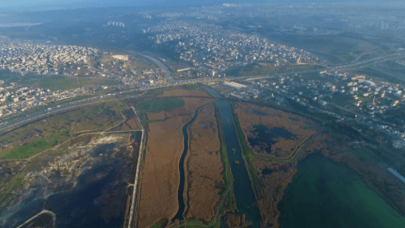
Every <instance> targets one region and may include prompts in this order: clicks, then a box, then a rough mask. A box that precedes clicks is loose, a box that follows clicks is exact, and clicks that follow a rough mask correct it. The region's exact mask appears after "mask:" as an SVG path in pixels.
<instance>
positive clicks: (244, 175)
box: [204, 87, 261, 227]
mask: <svg viewBox="0 0 405 228" xmlns="http://www.w3.org/2000/svg"><path fill="white" fill-rule="evenodd" d="M204 88H205V89H206V90H207V91H208V92H209V93H210V94H211V95H212V96H213V97H215V98H222V96H221V95H220V94H219V93H218V92H217V91H215V90H214V89H212V88H209V87H204ZM216 102H217V104H218V109H219V114H220V117H221V127H222V129H223V133H224V140H225V144H226V150H227V154H228V159H229V163H230V166H231V171H232V175H233V178H234V189H233V190H234V193H235V197H236V202H237V205H238V210H239V213H240V214H245V215H246V219H247V220H248V221H249V222H251V224H252V225H251V227H259V226H260V222H261V215H260V212H259V209H258V208H257V205H256V198H255V194H254V192H253V189H252V185H251V182H250V179H249V175H248V172H247V170H246V166H245V162H244V161H243V158H242V151H241V148H240V145H239V141H238V136H237V134H236V129H235V125H234V122H233V117H232V112H231V109H230V106H229V103H228V102H227V101H226V100H223V99H221V100H219V101H216Z"/></svg>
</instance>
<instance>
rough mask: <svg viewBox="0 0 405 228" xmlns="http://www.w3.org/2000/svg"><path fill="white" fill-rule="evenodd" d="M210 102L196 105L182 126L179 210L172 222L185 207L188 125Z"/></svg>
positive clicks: (180, 217) (181, 216) (181, 215)
mask: <svg viewBox="0 0 405 228" xmlns="http://www.w3.org/2000/svg"><path fill="white" fill-rule="evenodd" d="M211 103H212V102H209V103H207V104H205V105H202V106H200V107H198V108H197V109H196V110H195V112H194V116H193V118H192V119H191V120H190V122H188V123H187V124H186V125H184V126H183V136H184V149H183V153H182V154H181V158H180V163H179V170H180V185H179V190H178V193H177V194H178V200H179V210H178V211H177V213H176V215H175V216H174V217H173V218H172V221H173V222H174V221H175V220H176V219H178V220H180V221H182V220H183V213H184V209H185V205H184V197H183V192H184V182H185V173H184V160H185V158H186V155H187V151H188V132H187V130H188V127H189V126H190V125H191V124H192V123H193V122H194V121H195V119H197V117H198V113H199V112H200V110H201V109H202V108H203V107H205V106H207V105H209V104H211Z"/></svg>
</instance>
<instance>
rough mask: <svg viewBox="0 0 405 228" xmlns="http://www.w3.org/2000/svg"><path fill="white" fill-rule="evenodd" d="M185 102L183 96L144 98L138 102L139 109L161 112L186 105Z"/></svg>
mask: <svg viewBox="0 0 405 228" xmlns="http://www.w3.org/2000/svg"><path fill="white" fill-rule="evenodd" d="M184 104H185V102H184V100H183V99H181V98H161V99H154V100H144V101H140V102H139V103H138V109H139V110H140V111H141V112H144V113H145V112H151V113H152V112H159V111H170V110H172V109H175V108H178V107H182V106H184Z"/></svg>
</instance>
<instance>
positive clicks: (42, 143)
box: [0, 131, 69, 159]
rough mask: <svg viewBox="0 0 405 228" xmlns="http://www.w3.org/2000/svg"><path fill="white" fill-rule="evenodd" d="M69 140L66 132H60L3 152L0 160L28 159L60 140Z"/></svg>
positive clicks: (0, 154)
mask: <svg viewBox="0 0 405 228" xmlns="http://www.w3.org/2000/svg"><path fill="white" fill-rule="evenodd" d="M67 138H69V135H68V131H62V132H61V133H58V134H55V135H52V136H51V137H49V138H44V137H43V138H42V139H40V140H37V141H35V142H32V143H30V144H28V145H25V146H22V147H17V148H15V149H12V150H4V151H2V152H0V158H7V159H20V158H27V157H30V156H32V155H34V154H36V153H38V152H41V151H44V150H46V149H49V148H51V147H52V146H54V145H56V144H57V143H58V142H60V141H61V140H62V141H63V140H66V139H67Z"/></svg>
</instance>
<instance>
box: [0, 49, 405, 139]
mask: <svg viewBox="0 0 405 228" xmlns="http://www.w3.org/2000/svg"><path fill="white" fill-rule="evenodd" d="M140 55H141V56H143V57H145V58H147V59H149V60H151V61H153V62H154V63H155V64H157V65H158V66H159V67H161V68H162V69H164V70H165V71H166V77H167V78H169V81H170V82H168V83H165V84H162V85H150V86H144V87H142V88H135V89H130V90H124V91H120V92H115V93H110V94H107V95H100V96H95V97H91V98H86V99H82V100H78V101H72V102H69V103H65V104H61V105H58V106H57V107H53V108H48V109H45V107H44V109H45V110H43V111H39V112H36V113H32V114H29V115H26V116H21V117H18V118H16V119H14V120H12V121H8V122H4V123H0V132H2V131H5V130H7V129H9V128H13V127H17V126H19V125H21V124H26V123H28V122H31V121H34V120H36V119H38V118H44V117H46V116H47V115H48V116H49V115H51V114H55V113H57V112H61V111H66V110H69V109H72V108H77V107H82V106H84V105H87V104H91V103H96V101H98V100H100V99H105V98H108V97H114V96H122V95H126V94H130V93H134V92H140V91H148V90H152V89H158V88H165V87H171V86H178V85H187V84H196V83H210V82H224V81H229V80H246V79H249V80H259V79H269V78H276V77H280V76H287V75H291V74H296V73H311V72H318V71H319V70H306V71H296V72H290V73H282V74H274V75H249V76H241V77H229V76H228V77H226V78H198V79H188V80H174V79H173V78H172V77H171V72H170V70H169V69H168V68H167V67H166V66H165V65H164V64H163V63H162V62H160V61H159V60H158V59H156V58H154V57H151V56H148V55H144V54H140ZM401 58H405V56H404V55H403V53H395V54H391V55H386V56H381V57H377V58H373V59H370V60H364V61H360V62H351V63H348V64H343V65H337V66H328V67H326V69H329V70H344V69H351V68H357V67H360V66H364V65H367V64H372V63H377V62H384V61H388V60H394V59H401ZM131 97H132V96H129V97H126V98H131ZM126 98H117V99H126ZM99 102H107V101H99Z"/></svg>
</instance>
